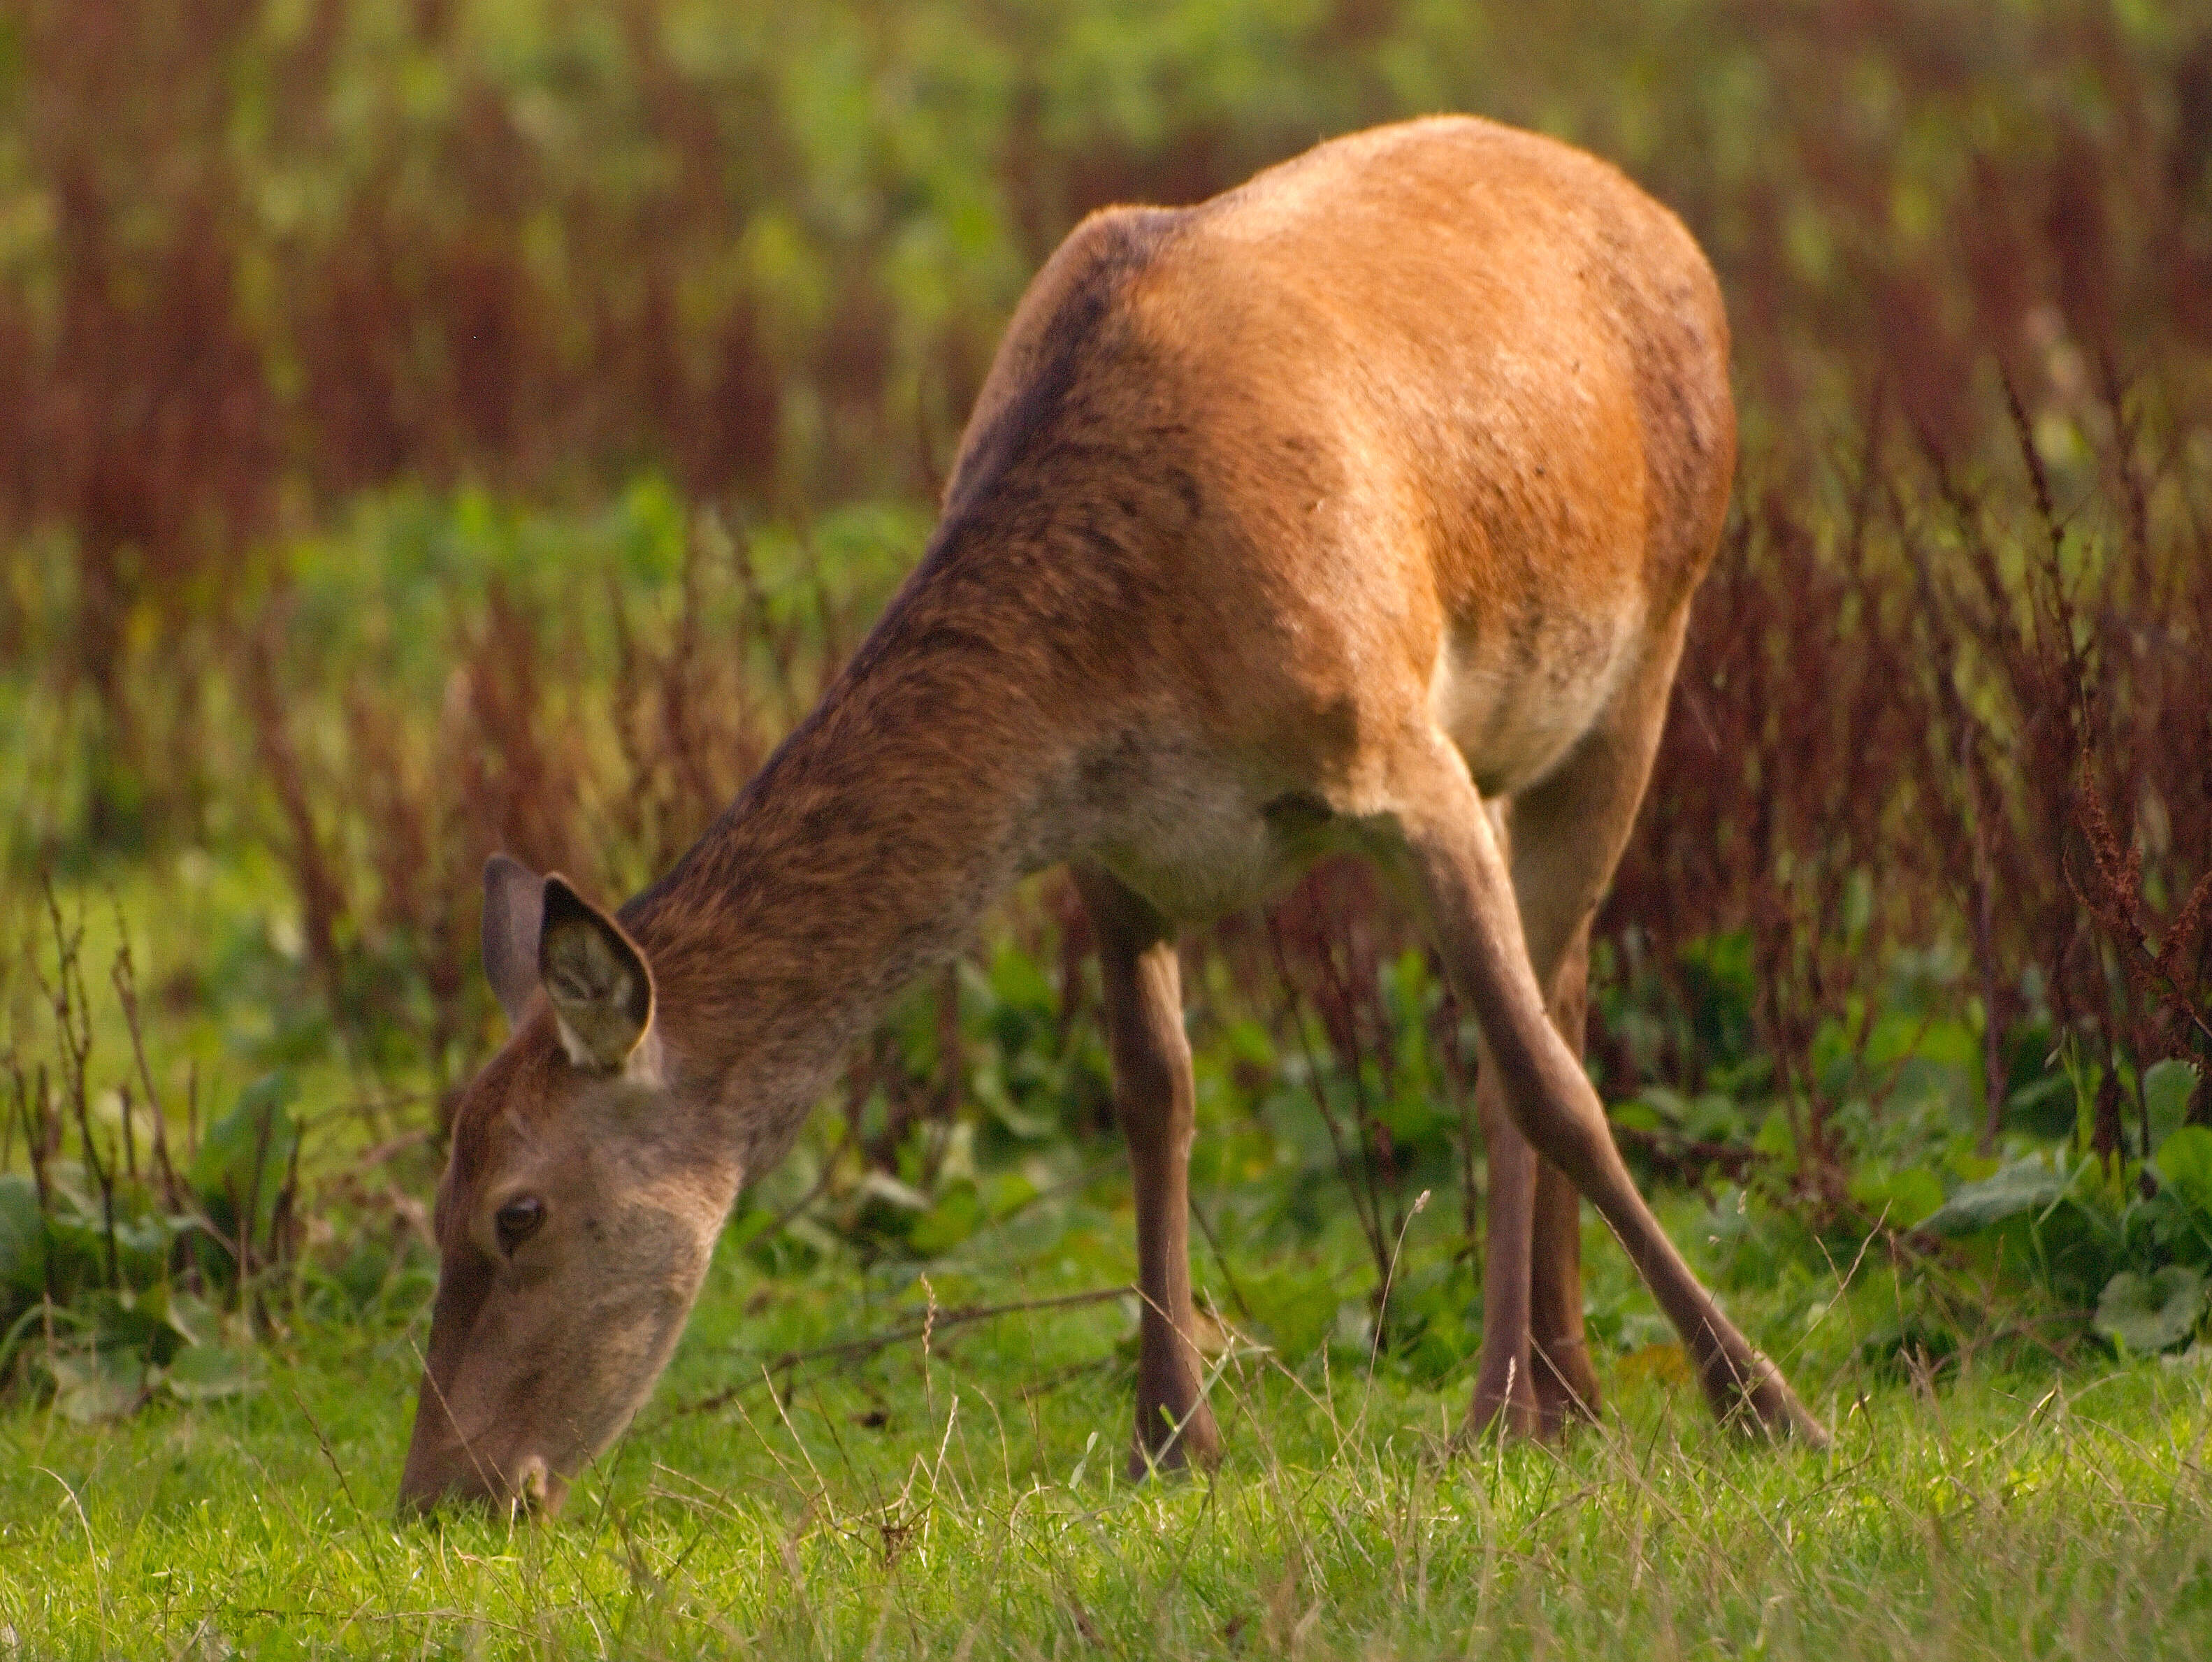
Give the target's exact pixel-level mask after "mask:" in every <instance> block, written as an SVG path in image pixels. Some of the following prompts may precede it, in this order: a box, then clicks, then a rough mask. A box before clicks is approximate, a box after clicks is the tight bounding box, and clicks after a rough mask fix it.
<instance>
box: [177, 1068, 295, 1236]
mask: <svg viewBox="0 0 2212 1662" xmlns="http://www.w3.org/2000/svg"><path fill="white" fill-rule="evenodd" d="M295 1094H297V1093H296V1091H295V1087H294V1086H293V1083H292V1077H291V1075H289V1074H283V1073H277V1074H270V1075H268V1076H267V1077H266V1078H264V1079H261V1080H258V1081H255V1082H254V1083H253V1084H252V1085H249V1086H248V1087H246V1089H245V1090H243V1091H241V1092H240V1093H239V1094H238V1101H237V1103H236V1104H235V1105H234V1106H233V1107H232V1109H231V1111H229V1112H228V1114H225V1115H224V1116H223V1117H222V1118H220V1119H218V1120H216V1122H215V1123H213V1124H211V1125H210V1126H209V1127H208V1130H207V1135H206V1136H205V1137H204V1138H203V1139H201V1141H200V1150H199V1154H198V1156H197V1158H196V1159H195V1160H193V1161H192V1169H191V1185H192V1187H193V1188H194V1189H196V1190H198V1191H199V1193H200V1196H201V1197H202V1199H203V1200H204V1202H205V1204H206V1206H207V1208H208V1211H209V1213H210V1215H211V1216H212V1217H213V1218H214V1219H215V1221H216V1222H217V1223H218V1224H220V1225H222V1227H225V1228H226V1229H232V1228H235V1227H237V1225H238V1222H239V1218H238V1213H239V1210H240V1208H245V1207H247V1206H249V1205H250V1206H252V1208H253V1211H254V1216H253V1218H252V1227H253V1229H254V1232H255V1233H256V1234H257V1235H258V1233H260V1231H261V1230H263V1229H264V1228H265V1227H267V1226H268V1222H269V1219H270V1214H271V1213H273V1212H274V1211H275V1209H276V1192H277V1190H279V1189H281V1188H282V1187H283V1183H284V1172H285V1168H286V1167H287V1166H289V1165H290V1164H291V1160H292V1148H293V1145H294V1144H295V1143H296V1142H298V1141H299V1140H300V1124H299V1122H298V1121H297V1120H295V1119H294V1118H293V1117H292V1116H291V1115H290V1114H289V1113H287V1112H286V1111H285V1109H286V1107H287V1106H288V1105H289V1104H290V1102H291V1100H292V1099H293V1097H294V1096H295Z"/></svg>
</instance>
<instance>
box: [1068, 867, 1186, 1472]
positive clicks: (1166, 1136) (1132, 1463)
mask: <svg viewBox="0 0 2212 1662" xmlns="http://www.w3.org/2000/svg"><path fill="white" fill-rule="evenodd" d="M1075 882H1076V887H1077V889H1078V890H1079V892H1081V894H1082V896H1083V904H1084V907H1085V910H1087V911H1088V912H1089V913H1090V915H1091V930H1092V932H1093V934H1096V935H1097V941H1098V962H1099V967H1100V971H1101V972H1102V977H1103V981H1104V983H1105V994H1106V1026H1107V1039H1108V1044H1109V1049H1110V1050H1111V1051H1112V1053H1113V1058H1114V1111H1115V1115H1116V1116H1117V1117H1119V1118H1120V1120H1121V1130H1122V1135H1125V1136H1126V1137H1127V1139H1128V1141H1129V1166H1130V1171H1131V1173H1132V1175H1133V1177H1134V1178H1135V1180H1136V1190H1137V1286H1138V1292H1139V1294H1140V1296H1141V1297H1142V1299H1143V1301H1144V1307H1143V1310H1142V1312H1140V1313H1139V1318H1138V1341H1137V1342H1138V1349H1137V1425H1136V1441H1135V1445H1134V1446H1133V1448H1132V1449H1131V1451H1130V1454H1129V1475H1130V1476H1133V1477H1141V1476H1144V1475H1145V1474H1146V1472H1147V1471H1149V1470H1154V1469H1172V1468H1175V1467H1179V1466H1181V1465H1182V1464H1185V1463H1186V1462H1187V1461H1191V1460H1195V1461H1197V1462H1198V1463H1200V1464H1202V1465H1208V1466H1210V1465H1212V1464H1214V1463H1215V1462H1216V1461H1218V1459H1219V1458H1220V1457H1221V1434H1220V1433H1219V1432H1218V1430H1217V1429H1216V1428H1215V1426H1214V1423H1213V1415H1212V1410H1210V1409H1208V1408H1207V1407H1206V1403H1205V1401H1204V1398H1203V1397H1202V1395H1201V1389H1202V1385H1203V1379H1204V1375H1203V1367H1204V1360H1203V1358H1202V1357H1201V1356H1200V1354H1199V1349H1198V1343H1197V1321H1196V1318H1195V1315H1194V1312H1193V1310H1192V1307H1191V1298H1190V1144H1191V1136H1192V1134H1193V1130H1194V1126H1195V1122H1196V1112H1197V1087H1196V1086H1195V1085H1194V1082H1193V1081H1192V1079H1191V1072H1190V1041H1189V1040H1188V1038H1186V1037H1185V1035H1184V1032H1183V1026H1182V976H1181V972H1180V971H1179V970H1178V968H1177V966H1176V950H1175V942H1174V941H1173V939H1172V938H1171V937H1170V934H1169V932H1168V929H1167V927H1166V925H1165V924H1164V922H1162V920H1161V918H1160V916H1159V914H1158V912H1156V911H1155V910H1153V909H1152V907H1151V905H1149V904H1147V903H1146V901H1145V900H1143V899H1142V898H1140V897H1139V896H1138V895H1136V894H1134V893H1132V892H1130V890H1129V889H1128V888H1127V887H1126V886H1123V885H1122V884H1121V883H1120V882H1118V881H1116V880H1115V879H1114V878H1112V877H1110V876H1109V875H1107V874H1105V873H1104V872H1102V871H1097V870H1093V869H1089V868H1078V869H1077V871H1076V873H1075Z"/></svg>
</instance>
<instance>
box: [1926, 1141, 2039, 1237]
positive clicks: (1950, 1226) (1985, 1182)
mask: <svg viewBox="0 0 2212 1662" xmlns="http://www.w3.org/2000/svg"><path fill="white" fill-rule="evenodd" d="M2065 1192H2066V1179H2065V1178H2063V1177H2062V1176H2060V1175H2059V1174H2058V1173H2057V1172H2055V1171H2053V1170H2052V1169H2051V1167H2050V1166H2047V1165H2045V1163H2044V1160H2043V1157H2042V1156H2041V1155H2040V1154H2030V1155H2028V1156H2027V1159H2025V1160H2015V1161H2014V1162H2013V1163H2012V1164H2011V1165H2010V1166H2004V1167H2002V1169H2000V1170H1999V1171H1997V1172H1996V1173H1995V1174H1993V1175H1992V1176H1990V1177H1986V1178H1983V1179H1982V1180H1981V1181H1980V1182H1979V1183H1970V1184H1966V1187H1965V1188H1963V1189H1961V1190H1959V1191H1958V1192H1957V1193H1956V1194H1954V1195H1953V1196H1951V1198H1950V1199H1949V1200H1948V1201H1946V1202H1943V1204H1942V1205H1941V1206H1939V1207H1938V1208H1936V1210H1935V1211H1934V1212H1932V1213H1930V1214H1929V1215H1928V1216H1927V1217H1926V1218H1925V1219H1923V1221H1922V1222H1921V1226H1920V1227H1922V1228H1923V1229H1925V1230H1927V1231H1928V1232H1929V1233H1931V1234H1936V1235H1971V1234H1972V1233H1975V1232H1976V1231H1977V1230H1981V1229H1987V1228H1988V1227H1990V1225H1992V1224H1998V1223H2002V1222H2003V1221H2005V1220H2006V1219H2007V1218H2016V1217H2018V1216H2019V1215H2021V1213H2023V1212H2040V1211H2041V1210H2043V1208H2045V1207H2047V1206H2049V1205H2050V1204H2051V1202H2053V1201H2055V1200H2057V1198H2058V1197H2059V1196H2061V1195H2063V1194H2064V1193H2065Z"/></svg>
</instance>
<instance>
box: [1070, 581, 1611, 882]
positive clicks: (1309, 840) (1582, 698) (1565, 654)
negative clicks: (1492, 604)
mask: <svg viewBox="0 0 2212 1662" xmlns="http://www.w3.org/2000/svg"><path fill="white" fill-rule="evenodd" d="M1639 622H1640V619H1639V618H1638V617H1636V616H1635V615H1633V614H1632V613H1630V612H1623V613H1622V614H1621V615H1620V616H1617V617H1614V618H1578V619H1575V620H1572V621H1555V622H1554V623H1553V624H1552V625H1551V627H1550V628H1549V629H1547V631H1546V638H1545V639H1543V640H1542V641H1541V642H1539V649H1538V650H1537V651H1536V652H1535V653H1534V654H1532V657H1533V661H1532V662H1528V663H1527V664H1526V665H1525V667H1524V666H1523V665H1522V664H1521V663H1516V662H1514V661H1513V658H1514V657H1515V656H1516V655H1517V654H1514V653H1513V652H1512V651H1511V649H1510V648H1506V647H1504V645H1503V643H1500V645H1499V646H1498V647H1494V648H1492V649H1490V650H1480V649H1475V650H1468V649H1465V648H1462V647H1459V646H1457V645H1455V644H1451V643H1448V644H1447V645H1446V646H1445V648H1443V651H1442V652H1441V653H1440V654H1438V659H1437V668H1436V671H1435V673H1434V674H1433V676H1432V677H1431V682H1430V699H1429V703H1430V710H1431V715H1432V717H1433V719H1434V720H1435V721H1436V722H1437V726H1438V727H1439V728H1441V729H1442V730H1443V733H1444V734H1446V735H1447V736H1449V738H1450V740H1452V742H1453V743H1454V744H1455V745H1456V746H1458V747H1459V750H1460V752H1461V753H1462V755H1463V756H1464V757H1465V758H1467V763H1468V771H1469V772H1470V773H1471V774H1472V775H1473V776H1474V782H1475V784H1476V787H1477V788H1478V789H1479V790H1480V792H1481V793H1482V794H1483V796H1484V798H1485V799H1486V800H1487V801H1495V802H1503V801H1504V800H1506V799H1510V797H1512V796H1514V795H1515V794H1518V793H1520V792H1522V791H1524V790H1526V789H1528V788H1529V787H1530V786H1532V785H1534V784H1536V783H1538V782H1541V780H1543V779H1544V778H1545V777H1547V776H1548V775H1549V774H1550V773H1551V772H1552V770H1553V769H1555V768H1556V767H1558V766H1559V764H1560V763H1561V762H1562V761H1563V760H1565V758H1566V757H1567V756H1568V755H1569V754H1570V753H1571V752H1572V751H1573V749H1574V748H1575V746H1576V745H1577V743H1578V742H1579V741H1580V740H1582V738H1583V736H1584V735H1585V734H1588V733H1589V730H1590V728H1592V726H1593V725H1594V724H1595V722H1596V721H1598V720H1599V719H1600V718H1601V716H1602V715H1603V714H1604V713H1605V711H1606V709H1607V706H1608V705H1609V704H1610V703H1611V702H1612V700H1613V696H1614V695H1615V693H1616V692H1617V691H1619V689H1620V685H1621V683H1622V682H1623V680H1624V679H1626V676H1627V675H1628V673H1629V672H1630V671H1631V669H1632V667H1633V663H1632V660H1633V642H1635V641H1636V639H1637V637H1638V630H1637V625H1638V623H1639ZM1146 752H1147V754H1146V758H1145V760H1144V764H1142V765H1141V766H1140V767H1134V768H1124V769H1117V770H1116V773H1117V776H1118V777H1117V779H1116V782H1115V788H1114V789H1113V791H1112V792H1111V794H1110V795H1111V800H1110V801H1108V800H1104V799H1103V798H1094V799H1093V802H1092V804H1091V807H1092V814H1091V816H1090V818H1091V823H1092V825H1094V826H1095V827H1096V833H1097V834H1096V836H1095V837H1093V838H1091V839H1089V840H1090V843H1091V847H1090V849H1089V850H1088V854H1089V857H1091V858H1094V859H1096V860H1097V861H1098V862H1099V863H1101V864H1103V865H1104V866H1105V867H1106V868H1107V869H1108V870H1109V871H1111V872H1112V873H1113V874H1115V876H1116V877H1118V878H1120V879H1121V881H1122V882H1124V883H1126V884H1127V885H1128V886H1129V887H1131V888H1132V889H1133V890H1135V891H1136V892H1138V893H1139V894H1140V895H1142V896H1143V897H1144V898H1146V900H1148V901H1150V902H1151V903H1152V904H1153V905H1154V906H1155V907H1157V908H1158V910H1160V911H1161V913H1162V914H1163V915H1164V916H1168V917H1170V918H1173V919H1176V920H1178V921H1181V922H1201V921H1205V920H1207V919H1211V918H1214V917H1218V916H1224V915H1225V914H1227V913H1229V912H1232V911H1236V910H1241V909H1242V908H1243V907H1246V906H1249V905H1253V904H1257V903H1258V902H1261V901H1262V900H1265V899H1267V898H1268V897H1269V896H1270V895H1272V894H1274V893H1276V892H1279V891H1280V890H1281V889H1282V888H1283V887H1284V886H1286V885H1287V884H1289V883H1290V882H1291V881H1293V880H1295V879H1296V878H1297V875H1298V874H1299V873H1301V872H1302V871H1304V869H1305V868H1307V867H1308V866H1309V865H1310V864H1311V863H1312V862H1313V861H1314V860H1316V858H1318V857H1319V856H1320V855H1323V854H1327V853H1331V852H1334V851H1336V850H1339V849H1346V848H1353V847H1358V846H1360V845H1361V843H1362V842H1363V840H1364V837H1366V836H1367V835H1368V834H1369V833H1370V832H1371V831H1373V830H1374V829H1375V827H1374V826H1373V825H1371V824H1369V823H1367V822H1364V820H1363V819H1361V818H1360V817H1358V814H1357V813H1350V814H1348V813H1344V812H1342V811H1341V807H1342V805H1334V807H1335V809H1336V811H1332V805H1331V804H1330V803H1329V802H1328V801H1326V800H1325V797H1324V794H1323V793H1322V792H1320V791H1300V790H1296V789H1293V790H1288V791H1284V790H1274V789H1271V788H1270V786H1269V785H1268V784H1267V783H1265V782H1261V780H1259V779H1257V778H1255V776H1253V775H1252V774H1250V773H1249V771H1247V770H1244V769H1242V768H1240V767H1239V766H1238V765H1237V760H1236V759H1235V758H1225V757H1220V756H1217V755H1213V754H1211V753H1209V752H1206V751H1205V750H1204V749H1202V748H1200V746H1195V745H1191V744H1186V743H1180V742H1176V741H1172V740H1168V741H1162V740H1159V739H1158V738H1157V737H1156V738H1155V740H1154V742H1153V743H1152V744H1151V745H1148V746H1146Z"/></svg>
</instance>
